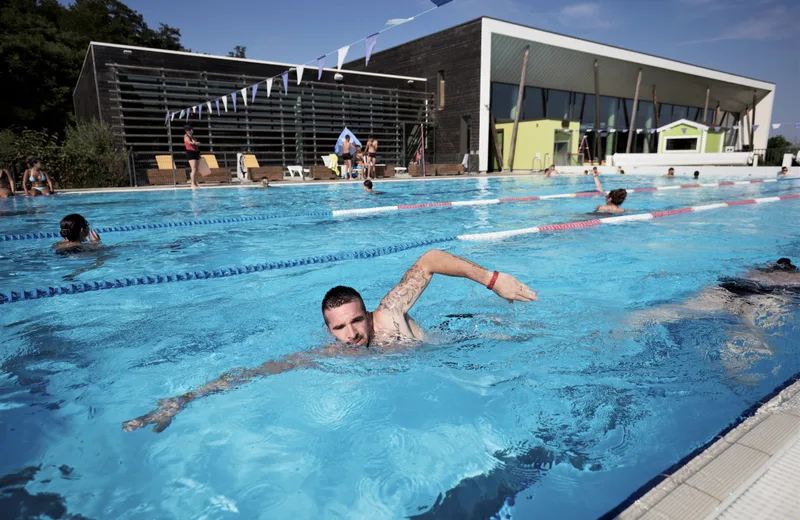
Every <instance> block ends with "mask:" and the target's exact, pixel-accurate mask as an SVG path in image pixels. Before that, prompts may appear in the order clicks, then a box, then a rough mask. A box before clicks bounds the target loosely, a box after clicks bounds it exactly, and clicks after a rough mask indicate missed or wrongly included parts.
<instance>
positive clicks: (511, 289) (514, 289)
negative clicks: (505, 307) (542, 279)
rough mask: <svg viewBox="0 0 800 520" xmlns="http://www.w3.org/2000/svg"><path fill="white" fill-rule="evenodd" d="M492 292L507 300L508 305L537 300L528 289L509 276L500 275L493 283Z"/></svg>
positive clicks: (534, 294)
mask: <svg viewBox="0 0 800 520" xmlns="http://www.w3.org/2000/svg"><path fill="white" fill-rule="evenodd" d="M492 291H494V292H495V294H497V295H498V296H499V297H501V298H504V299H506V300H508V303H514V300H516V301H518V302H530V301H536V300H538V299H539V297H538V296H536V292H534V291H533V290H532V289H531V288H530V287H528V286H527V285H525V284H524V283H522V282H520V281H519V280H517V279H516V278H514V277H513V276H511V275H510V274H505V273H500V274H499V275H498V277H497V280H496V281H495V282H494V287H493V288H492Z"/></svg>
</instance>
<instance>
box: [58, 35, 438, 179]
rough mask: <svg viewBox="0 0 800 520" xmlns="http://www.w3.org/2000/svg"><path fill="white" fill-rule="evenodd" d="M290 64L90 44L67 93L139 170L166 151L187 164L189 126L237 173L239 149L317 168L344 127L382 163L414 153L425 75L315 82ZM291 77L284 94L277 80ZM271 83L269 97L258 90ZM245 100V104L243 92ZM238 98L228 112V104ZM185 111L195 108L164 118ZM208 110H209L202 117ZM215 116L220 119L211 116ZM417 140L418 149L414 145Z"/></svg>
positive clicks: (349, 76)
mask: <svg viewBox="0 0 800 520" xmlns="http://www.w3.org/2000/svg"><path fill="white" fill-rule="evenodd" d="M297 67H298V66H297V65H291V64H287V63H278V62H266V61H258V60H248V59H239V58H231V57H222V56H210V55H203V54H194V53H189V52H177V51H166V50H157V49H147V48H141V47H132V46H128V45H113V44H107V43H97V42H92V43H91V44H90V45H89V49H88V52H87V54H86V58H85V60H84V63H83V68H82V70H81V74H80V77H79V78H78V83H77V86H76V87H75V91H74V93H73V101H74V105H75V114H76V116H77V119H78V120H79V121H81V120H88V119H101V120H103V121H105V122H106V123H108V124H109V125H110V126H111V128H112V129H113V131H114V133H115V134H116V135H117V137H118V139H119V141H120V144H121V145H123V146H124V147H125V148H126V149H127V150H130V151H131V152H133V155H134V157H135V160H136V165H138V166H139V168H137V169H138V170H143V169H145V168H153V167H155V155H156V154H174V155H173V157H175V160H176V163H177V164H178V167H184V166H186V164H185V162H184V159H183V155H184V147H183V133H184V132H183V126H184V124H185V121H186V120H188V122H190V123H191V124H192V125H193V127H194V130H195V135H196V136H197V139H198V140H199V141H200V142H201V143H203V147H202V150H203V152H204V153H212V154H215V155H216V157H217V160H218V162H219V164H220V165H221V166H223V165H224V166H227V167H228V168H233V169H235V164H236V163H235V160H236V159H235V158H236V153H238V152H248V153H253V154H254V155H255V156H256V158H257V159H258V162H259V164H260V165H262V166H272V165H281V166H287V165H311V164H322V156H324V155H328V154H330V153H333V151H334V147H335V145H336V142H337V139H338V137H339V135H340V133H341V132H342V129H343V128H345V127H348V128H349V129H350V130H352V131H353V132H354V133H355V134H356V135H357V136H360V137H361V138H362V139H365V138H366V137H368V136H369V135H370V134H371V135H374V136H375V138H377V139H378V140H379V141H380V143H381V153H382V157H383V160H385V161H386V162H387V163H389V162H390V163H394V164H405V163H407V162H408V161H409V160H410V159H409V158H410V157H411V158H413V155H414V154H415V153H416V151H417V148H418V147H419V145H418V143H419V139H420V133H421V132H420V125H421V124H423V123H424V122H425V113H426V110H427V106H428V104H429V103H430V101H431V100H432V94H430V93H429V92H428V90H427V81H426V80H425V79H424V78H420V77H413V76H398V75H392V74H380V73H375V72H372V71H366V72H345V73H344V74H338V73H337V71H336V70H335V69H330V68H326V69H324V70H323V73H322V75H321V77H319V75H318V71H317V68H316V67H307V68H306V69H305V71H304V74H303V79H302V81H300V82H298V81H297ZM287 70H291V72H290V76H291V77H290V81H289V87H288V91H287V92H284V88H283V82H282V79H281V77H280V75H281V74H282V73H283V72H285V71H287ZM273 76H278V77H277V79H276V80H275V82H274V85H273V87H272V89H271V92H270V93H269V94H270V95H269V97H268V96H267V89H266V86H265V84H264V83H261V85H260V89H259V90H258V92H257V94H256V96H255V98H253V97H252V89H251V88H250V87H251V86H252V85H253V84H255V83H257V82H259V81H263V80H264V79H266V78H269V77H273ZM243 88H244V89H247V90H246V93H247V96H248V97H249V98H250V99H248V100H247V102H245V100H244V99H243V96H242V93H241V89H243ZM232 92H236V93H237V99H238V104H237V107H236V109H234V106H233V100H232V99H231V98H230V96H228V97H227V99H226V102H227V103H228V106H227V108H226V106H225V103H222V102H220V104H219V107H218V105H217V102H218V101H222V99H221V98H222V97H223V96H226V95H227V94H230V93H232ZM189 106H197V108H199V109H200V110H202V113H200V110H198V112H195V113H191V114H188V115H186V117H184V118H183V119H181V118H180V117H178V116H176V117H175V118H174V119H173V120H170V121H165V115H166V114H167V113H170V112H173V111H180V110H182V109H184V108H186V107H189ZM209 108H210V109H211V110H209ZM218 112H219V113H218ZM415 140H416V144H415Z"/></svg>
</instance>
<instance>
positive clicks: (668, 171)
mask: <svg viewBox="0 0 800 520" xmlns="http://www.w3.org/2000/svg"><path fill="white" fill-rule="evenodd" d="M667 175H669V176H670V177H674V176H675V168H670V169H669V170H667Z"/></svg>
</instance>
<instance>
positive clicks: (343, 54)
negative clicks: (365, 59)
mask: <svg viewBox="0 0 800 520" xmlns="http://www.w3.org/2000/svg"><path fill="white" fill-rule="evenodd" d="M349 50H350V46H349V45H345V46H344V47H342V48H341V49H339V59H338V60H337V62H336V63H337V67H336V68H337V69H339V70H342V64H343V63H344V58H345V57H346V56H347V51H349Z"/></svg>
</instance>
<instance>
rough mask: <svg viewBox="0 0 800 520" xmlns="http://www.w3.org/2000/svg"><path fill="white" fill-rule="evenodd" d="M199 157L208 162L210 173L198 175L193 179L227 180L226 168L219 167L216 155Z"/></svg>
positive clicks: (207, 180) (198, 180)
mask: <svg viewBox="0 0 800 520" xmlns="http://www.w3.org/2000/svg"><path fill="white" fill-rule="evenodd" d="M200 158H201V159H203V160H204V161H205V162H206V164H208V169H209V170H211V173H210V174H208V175H200V176H199V178H196V179H195V181H197V182H200V181H203V182H209V181H212V182H228V169H227V168H220V167H219V163H218V162H217V157H216V156H215V155H214V154H205V155H201V156H200Z"/></svg>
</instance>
